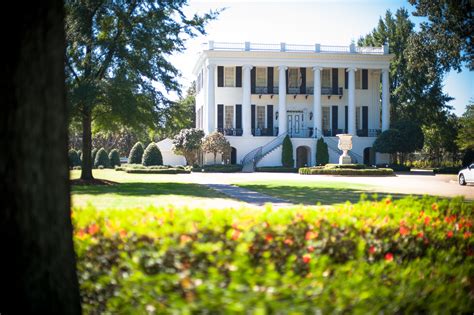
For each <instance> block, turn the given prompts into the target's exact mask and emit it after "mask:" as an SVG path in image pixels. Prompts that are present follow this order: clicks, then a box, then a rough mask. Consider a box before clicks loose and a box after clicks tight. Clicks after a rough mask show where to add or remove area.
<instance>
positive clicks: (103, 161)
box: [94, 148, 110, 168]
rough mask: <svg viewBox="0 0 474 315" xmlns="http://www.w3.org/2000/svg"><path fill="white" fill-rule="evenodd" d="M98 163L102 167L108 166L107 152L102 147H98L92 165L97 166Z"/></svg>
mask: <svg viewBox="0 0 474 315" xmlns="http://www.w3.org/2000/svg"><path fill="white" fill-rule="evenodd" d="M100 165H102V168H109V167H110V160H109V155H108V154H107V151H105V149H104V148H100V149H99V151H97V154H96V156H95V160H94V167H96V168H98V167H99V166H100Z"/></svg>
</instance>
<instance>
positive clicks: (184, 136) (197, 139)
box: [173, 128, 204, 165]
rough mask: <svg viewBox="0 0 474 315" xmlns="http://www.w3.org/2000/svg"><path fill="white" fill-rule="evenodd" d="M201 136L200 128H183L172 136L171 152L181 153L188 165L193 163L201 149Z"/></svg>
mask: <svg viewBox="0 0 474 315" xmlns="http://www.w3.org/2000/svg"><path fill="white" fill-rule="evenodd" d="M202 138H204V131H202V130H201V129H196V128H190V129H183V130H181V131H180V132H179V133H178V134H177V135H176V136H175V137H174V138H173V152H174V153H176V154H179V155H183V156H184V158H185V159H186V162H187V163H188V165H194V164H195V163H196V160H197V154H198V153H199V151H200V149H201V144H202Z"/></svg>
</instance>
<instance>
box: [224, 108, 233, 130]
mask: <svg viewBox="0 0 474 315" xmlns="http://www.w3.org/2000/svg"><path fill="white" fill-rule="evenodd" d="M233 127H234V106H225V121H224V128H226V129H228V128H233Z"/></svg>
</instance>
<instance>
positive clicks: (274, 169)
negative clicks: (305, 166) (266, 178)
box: [255, 166, 298, 173]
mask: <svg viewBox="0 0 474 315" xmlns="http://www.w3.org/2000/svg"><path fill="white" fill-rule="evenodd" d="M255 172H266V173H298V169H297V168H295V167H284V166H261V167H257V168H255Z"/></svg>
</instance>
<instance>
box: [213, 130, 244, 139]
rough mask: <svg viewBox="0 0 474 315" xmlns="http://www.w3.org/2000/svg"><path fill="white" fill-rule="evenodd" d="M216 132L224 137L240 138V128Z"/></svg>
mask: <svg viewBox="0 0 474 315" xmlns="http://www.w3.org/2000/svg"><path fill="white" fill-rule="evenodd" d="M217 131H218V132H220V133H222V134H224V135H225V136H239V137H240V136H242V132H243V131H242V129H241V128H217Z"/></svg>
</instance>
